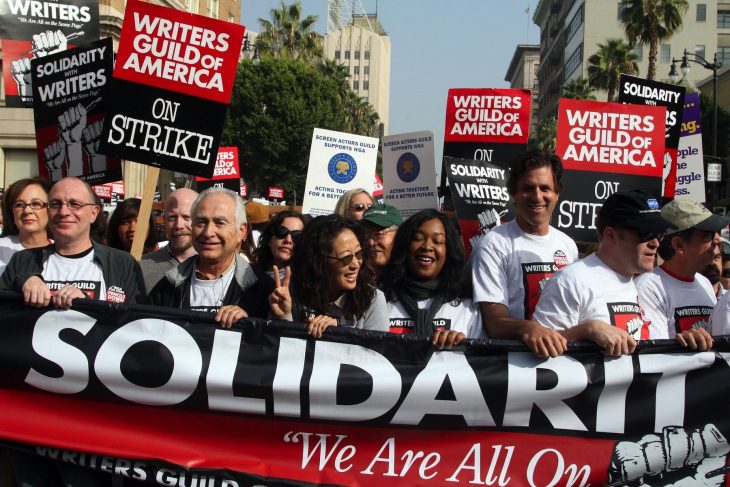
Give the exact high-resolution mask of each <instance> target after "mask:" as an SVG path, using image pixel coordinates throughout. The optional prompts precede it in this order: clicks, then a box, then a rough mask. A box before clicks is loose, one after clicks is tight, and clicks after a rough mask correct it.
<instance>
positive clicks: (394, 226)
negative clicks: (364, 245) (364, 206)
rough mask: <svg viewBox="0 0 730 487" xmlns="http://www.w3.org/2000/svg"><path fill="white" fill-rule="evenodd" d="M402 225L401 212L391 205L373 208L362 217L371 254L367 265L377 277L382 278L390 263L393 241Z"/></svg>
mask: <svg viewBox="0 0 730 487" xmlns="http://www.w3.org/2000/svg"><path fill="white" fill-rule="evenodd" d="M402 223H403V219H402V218H401V216H400V212H399V211H398V209H397V208H396V207H395V206H391V205H375V206H372V207H370V208H369V209H368V210H367V211H366V212H365V214H364V215H363V217H362V225H363V227H364V228H365V235H366V236H367V239H368V243H369V244H370V252H371V254H370V256H369V257H368V262H367V263H368V265H370V266H371V267H372V268H373V270H374V271H375V274H376V275H377V276H380V273H381V272H382V271H383V269H385V266H386V265H388V262H389V261H390V251H391V250H392V248H393V240H395V234H396V232H397V231H398V227H400V226H401V224H402Z"/></svg>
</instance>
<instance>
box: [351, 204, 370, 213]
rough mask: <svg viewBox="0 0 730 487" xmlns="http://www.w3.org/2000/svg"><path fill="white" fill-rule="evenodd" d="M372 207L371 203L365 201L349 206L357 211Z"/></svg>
mask: <svg viewBox="0 0 730 487" xmlns="http://www.w3.org/2000/svg"><path fill="white" fill-rule="evenodd" d="M372 207H373V205H372V203H368V204H365V203H355V204H354V205H352V206H351V207H350V208H352V209H353V210H355V211H357V212H361V211H365V210H369V209H370V208H372Z"/></svg>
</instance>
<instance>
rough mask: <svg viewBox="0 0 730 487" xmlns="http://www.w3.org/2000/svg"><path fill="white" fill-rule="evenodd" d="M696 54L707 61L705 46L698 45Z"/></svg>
mask: <svg viewBox="0 0 730 487" xmlns="http://www.w3.org/2000/svg"><path fill="white" fill-rule="evenodd" d="M695 54H696V55H697V56H699V57H701V58H702V59H705V45H704V44H697V45H696V46H695Z"/></svg>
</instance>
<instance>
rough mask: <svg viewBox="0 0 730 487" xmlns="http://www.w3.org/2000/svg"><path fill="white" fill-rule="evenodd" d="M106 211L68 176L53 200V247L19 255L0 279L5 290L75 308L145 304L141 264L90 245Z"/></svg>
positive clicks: (43, 303) (45, 303)
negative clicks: (77, 302) (92, 302)
mask: <svg viewBox="0 0 730 487" xmlns="http://www.w3.org/2000/svg"><path fill="white" fill-rule="evenodd" d="M100 211H101V208H99V206H98V205H97V203H96V197H95V195H94V193H93V191H92V189H91V187H90V186H89V185H88V184H86V183H85V182H84V181H82V180H80V179H78V178H75V177H67V178H63V179H61V180H60V181H58V182H57V183H56V184H55V185H54V186H53V188H51V192H50V193H49V195H48V216H49V223H48V225H49V228H50V230H51V234H52V235H53V238H54V243H53V244H51V245H48V246H45V247H39V248H36V249H27V250H22V251H20V252H17V253H16V254H15V255H14V256H13V258H12V259H11V260H10V262H9V263H8V266H7V268H6V270H5V272H4V273H3V275H2V277H0V289H4V290H10V291H19V292H22V293H23V299H24V300H25V303H26V304H28V305H31V306H36V307H45V306H48V305H49V303H53V305H54V306H56V307H62V308H70V307H71V304H72V302H73V300H74V299H78V298H85V297H87V298H91V299H98V300H102V301H109V302H114V303H124V302H141V301H143V300H144V294H145V291H144V282H143V280H142V272H141V270H140V268H139V264H137V262H136V261H135V260H134V258H132V256H131V255H129V254H128V253H126V252H122V251H119V250H116V249H113V248H110V247H107V246H105V245H100V244H98V243H95V242H93V241H92V240H91V237H90V227H91V224H92V223H93V222H94V220H96V218H97V217H98V216H99V212H100Z"/></svg>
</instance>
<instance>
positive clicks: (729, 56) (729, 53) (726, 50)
mask: <svg viewBox="0 0 730 487" xmlns="http://www.w3.org/2000/svg"><path fill="white" fill-rule="evenodd" d="M717 61H718V62H720V63H722V64H723V65H727V64H728V63H730V47H718V48H717Z"/></svg>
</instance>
